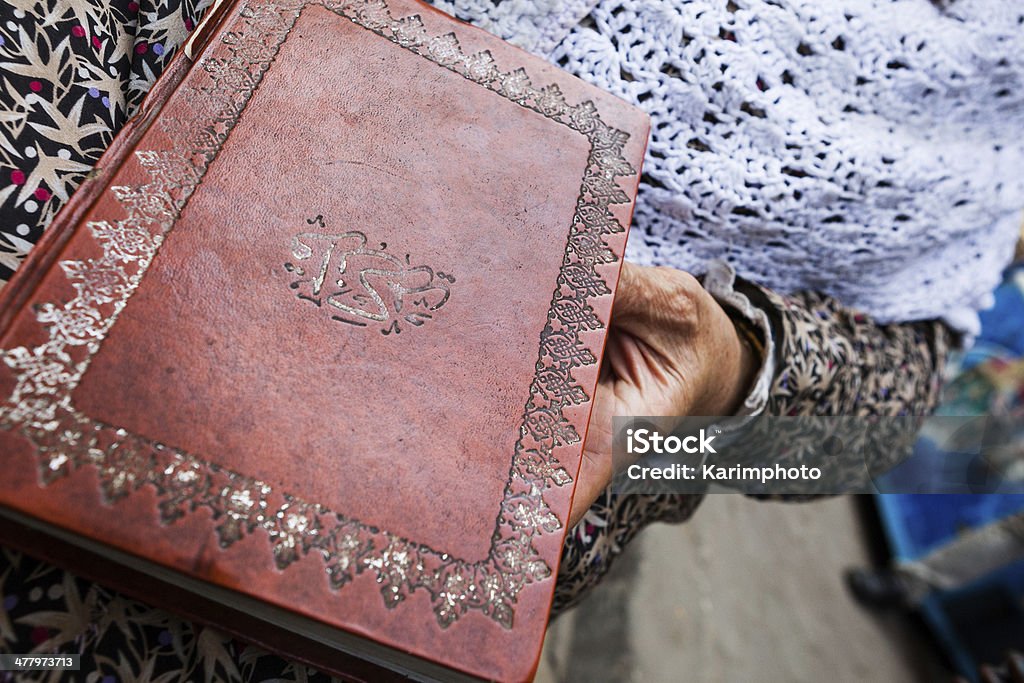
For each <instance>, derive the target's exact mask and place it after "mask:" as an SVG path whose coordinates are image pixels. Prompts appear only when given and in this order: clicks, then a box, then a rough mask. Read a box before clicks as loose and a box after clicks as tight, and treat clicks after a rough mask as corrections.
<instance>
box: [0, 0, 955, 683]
mask: <svg viewBox="0 0 1024 683" xmlns="http://www.w3.org/2000/svg"><path fill="white" fill-rule="evenodd" d="M209 3H210V0H112V1H111V2H101V1H100V0H3V1H2V2H0V127H2V129H3V130H2V135H0V283H2V282H4V281H6V280H7V279H8V278H9V277H10V275H11V274H12V273H13V272H14V270H16V269H17V267H18V265H19V264H20V263H21V261H22V260H23V259H24V257H25V255H26V254H27V253H28V252H29V250H30V249H31V248H32V245H33V244H34V243H35V242H36V241H37V240H38V239H39V237H40V236H41V235H42V232H43V230H44V229H45V227H46V226H47V225H49V223H50V221H51V220H52V218H53V216H54V215H55V214H56V212H57V211H58V209H59V208H60V207H61V206H62V205H63V204H64V202H66V201H67V199H68V197H69V196H70V194H71V193H72V192H73V190H74V188H75V187H77V185H78V184H79V183H80V182H81V181H82V180H83V178H84V177H85V175H86V174H87V173H88V171H89V170H90V168H91V167H92V165H93V164H94V163H95V162H96V160H97V159H98V158H99V156H100V154H102V152H103V150H104V149H105V148H106V147H107V145H109V143H110V141H111V140H112V138H113V136H114V134H115V133H116V131H117V130H118V129H119V128H120V126H121V125H123V123H124V122H125V121H126V120H127V118H128V117H129V116H131V115H132V113H133V112H134V111H135V109H136V108H137V106H138V105H139V102H140V101H141V99H142V97H143V95H144V94H145V93H146V92H147V91H148V89H149V87H150V86H151V85H152V83H153V81H154V80H155V78H156V77H157V76H158V75H159V73H160V72H161V70H162V68H163V66H164V65H165V64H166V63H167V60H168V59H169V58H170V56H171V54H172V53H173V52H174V50H175V49H176V47H177V46H178V45H180V43H181V42H182V40H183V39H184V38H185V36H186V35H187V32H188V31H189V30H190V29H191V28H192V27H193V26H194V25H195V23H196V22H197V21H198V20H199V19H200V17H201V14H202V12H203V10H204V9H205V8H206V7H207V6H208V5H209ZM746 291H747V293H748V296H750V297H751V298H752V300H755V301H756V303H758V305H759V306H761V307H762V308H763V310H766V311H768V312H769V315H770V317H771V319H772V329H773V335H774V338H775V343H776V348H777V350H778V356H777V364H776V374H775V380H774V384H773V387H772V392H771V395H770V397H769V403H768V409H767V412H768V413H769V414H801V415H803V414H836V413H846V414H866V413H869V414H887V415H888V414H901V413H909V414H921V413H924V412H927V411H929V410H930V409H931V407H932V406H933V404H934V400H935V396H936V393H937V385H938V377H939V373H940V371H941V367H942V362H943V359H944V357H945V353H946V349H947V345H948V344H949V341H950V340H949V336H948V333H947V332H946V330H945V328H944V327H943V326H942V325H941V324H939V323H918V324H907V325H888V326H879V325H876V324H874V323H873V322H872V321H871V320H870V319H868V318H865V317H863V316H860V315H858V314H856V313H854V312H851V311H848V310H846V309H844V308H843V307H842V306H841V305H839V304H838V303H837V302H835V301H834V300H831V299H827V298H825V297H821V296H818V295H815V294H804V295H797V296H793V297H788V298H783V297H779V296H777V295H775V294H774V293H772V292H769V291H767V290H764V289H761V288H758V287H754V286H753V285H747V286H746ZM701 499H702V497H701V496H678V495H677V496H666V495H660V496H644V495H632V496H613V495H611V494H610V493H607V492H606V493H605V494H604V495H602V497H601V498H600V499H599V500H598V501H597V503H595V505H594V506H593V507H592V508H591V510H590V512H589V513H588V514H587V515H586V517H585V518H584V520H583V521H582V522H581V523H580V524H579V525H578V526H577V527H576V528H575V529H573V530H572V531H571V532H570V534H569V535H568V537H567V539H566V544H565V547H564V549H563V557H562V564H561V568H560V571H559V574H558V581H557V585H556V598H555V609H556V611H560V610H563V609H565V608H567V607H569V606H571V605H572V604H575V603H576V602H578V601H579V600H580V599H582V597H583V596H585V595H586V594H587V592H588V591H589V590H590V588H592V587H593V586H594V585H596V584H597V583H598V582H599V581H600V579H601V577H602V576H603V575H604V574H605V572H607V570H608V568H609V567H610V566H611V563H612V562H613V561H614V559H615V558H616V557H617V556H618V555H619V554H621V552H622V550H623V549H624V548H625V546H626V545H627V544H628V542H629V541H630V539H632V538H633V537H634V536H635V535H636V534H637V533H638V532H639V531H640V530H641V529H642V528H643V527H644V526H645V525H646V524H648V523H651V522H654V521H667V522H681V521H685V520H686V519H688V518H689V517H690V515H692V513H693V511H694V510H695V509H696V508H697V506H698V505H699V503H700V501H701ZM0 651H3V652H46V653H51V652H52V653H58V652H60V653H81V654H82V655H83V666H82V670H81V672H79V673H78V674H77V675H74V676H69V677H68V678H66V679H65V678H62V677H61V676H59V675H52V676H49V677H47V676H46V675H43V674H39V673H24V674H15V673H12V672H0V680H26V681H27V680H47V678H49V680H58V679H60V680H82V681H88V682H90V683H112V682H113V681H121V680H139V681H168V682H169V681H186V680H230V681H235V680H238V681H240V680H246V681H259V680H286V681H306V680H327V677H326V676H324V675H322V674H319V673H317V672H315V671H312V670H310V669H307V668H306V667H303V666H300V665H296V664H292V663H290V662H288V661H286V660H284V659H281V658H278V657H276V656H272V655H268V654H266V653H263V652H261V651H259V650H258V649H256V648H253V647H248V646H245V645H243V644H240V643H237V642H234V641H232V640H230V639H228V638H226V637H225V636H223V635H221V634H220V633H219V632H217V631H216V630H215V629H210V628H204V627H201V626H198V625H193V624H191V623H188V622H185V621H182V620H180V619H177V618H175V617H173V616H171V615H169V614H168V613H166V612H164V611H162V610H159V609H155V608H151V607H148V606H146V605H143V604H141V603H139V602H136V601H133V600H129V599H127V598H125V597H123V596H121V595H119V594H117V593H116V592H114V591H111V590H108V589H106V588H102V587H100V586H98V585H95V584H92V583H89V582H87V581H84V580H82V579H79V578H77V577H75V576H74V575H73V574H72V573H69V572H66V571H63V570H61V569H57V568H55V567H52V566H49V565H46V564H44V563H42V562H39V561H36V560H34V559H32V558H30V557H27V556H25V555H22V554H20V553H17V552H14V551H10V550H2V549H0Z"/></svg>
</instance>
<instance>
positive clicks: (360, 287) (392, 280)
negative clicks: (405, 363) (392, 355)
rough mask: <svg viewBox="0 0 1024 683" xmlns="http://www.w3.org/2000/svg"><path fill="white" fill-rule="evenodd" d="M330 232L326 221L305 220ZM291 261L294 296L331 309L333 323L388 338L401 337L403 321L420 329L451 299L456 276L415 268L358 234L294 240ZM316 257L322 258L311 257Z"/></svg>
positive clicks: (301, 235)
mask: <svg viewBox="0 0 1024 683" xmlns="http://www.w3.org/2000/svg"><path fill="white" fill-rule="evenodd" d="M306 222H307V223H308V224H310V225H316V226H318V227H320V228H326V227H327V225H326V224H325V223H324V217H323V216H322V215H321V216H317V217H316V218H310V219H307V220H306ZM291 246H292V256H293V257H294V258H295V260H296V262H305V264H306V265H302V263H292V262H291V261H288V262H286V263H285V264H284V268H285V270H287V271H288V272H290V273H292V274H293V275H295V276H296V277H297V278H298V279H296V280H295V281H294V282H292V284H291V288H292V289H295V290H299V291H298V294H297V295H296V296H297V297H298V298H299V299H302V300H303V301H308V302H310V303H313V304H315V305H316V307H317V308H320V307H322V306H324V305H326V306H329V307H330V308H329V310H330V311H331V312H332V313H333V315H331V320H336V321H338V322H340V323H345V324H348V325H354V326H356V327H366V326H367V325H368V324H377V325H380V326H381V328H380V332H381V334H384V335H389V334H391V333H394V334H400V333H401V332H402V325H401V323H402V322H403V321H404V322H406V323H408V324H409V325H412V326H414V327H419V326H421V325H423V324H424V323H425V322H427V321H428V320H430V319H431V318H433V317H434V312H435V311H436V310H437V309H439V308H441V307H442V306H444V305H445V304H446V303H447V302H448V297H449V296H451V290H450V289H449V285H451V284H454V283H455V276H453V275H449V274H448V273H444V272H441V271H438V272H437V273H435V272H434V270H433V268H431V267H429V266H413V265H412V264H411V262H410V260H409V259H410V257H409V254H406V255H405V260H402V259H400V258H398V257H397V256H394V255H393V254H389V253H388V252H387V251H386V249H387V246H388V245H387V244H386V243H384V242H381V243H380V245H379V248H376V249H374V248H371V247H368V246H366V235H364V234H363V233H361V232H358V231H356V230H353V231H351V232H345V233H340V234H336V235H331V234H325V233H319V232H302V233H299V234H298V235H296V236H295V237H294V238H293V239H292V245H291ZM315 254H317V255H318V258H316V259H314V258H313V256H314V255H315Z"/></svg>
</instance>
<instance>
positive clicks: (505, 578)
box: [0, 0, 648, 680]
mask: <svg viewBox="0 0 1024 683" xmlns="http://www.w3.org/2000/svg"><path fill="white" fill-rule="evenodd" d="M222 16H223V18H222V20H221V21H219V22H218V23H216V24H214V28H211V29H208V31H209V36H204V38H207V37H208V40H207V41H206V42H205V47H204V48H203V49H202V50H201V51H200V52H199V54H198V55H196V60H195V62H194V63H192V62H191V61H190V60H189V59H188V58H186V57H184V56H182V57H179V58H177V60H176V62H175V63H174V64H173V65H172V66H171V67H170V68H169V70H168V72H167V74H165V76H164V77H163V78H162V79H161V81H160V82H159V83H158V84H157V86H156V87H155V88H154V90H153V92H152V93H151V95H150V97H149V98H148V100H147V102H146V103H145V105H144V107H143V110H142V112H141V113H140V115H139V116H138V117H137V118H136V119H135V120H134V121H133V122H132V123H131V124H130V125H129V126H127V127H126V129H125V131H124V132H123V133H122V134H121V135H120V136H119V137H118V139H117V140H116V141H115V143H114V145H113V146H112V147H111V150H110V151H109V152H108V153H107V155H106V156H105V157H104V158H103V159H102V160H101V162H100V164H99V168H100V170H99V171H98V172H97V174H96V177H95V178H93V179H92V180H91V181H90V182H89V183H88V184H87V185H86V186H83V188H81V189H80V190H79V193H78V194H77V195H76V197H75V198H74V199H73V201H72V202H71V204H69V206H68V207H67V208H66V209H65V211H64V212H63V213H62V214H61V216H59V217H58V219H57V221H56V223H55V225H54V226H53V228H52V232H51V235H53V236H52V237H49V238H48V240H47V242H46V244H45V245H44V248H43V249H41V250H40V251H39V253H38V254H37V255H35V256H34V257H33V259H32V260H31V261H30V263H27V264H26V267H25V268H24V269H23V271H22V272H21V273H19V276H18V277H17V278H16V279H15V281H13V282H12V283H11V284H10V285H9V287H8V288H7V289H6V290H5V291H4V293H3V297H4V298H3V301H2V304H3V307H4V308H3V312H2V314H0V325H3V328H2V338H0V349H2V350H3V351H2V353H3V360H4V363H3V364H2V366H0V398H2V400H3V403H2V404H0V454H2V455H0V458H2V460H0V462H2V465H3V468H4V472H5V473H6V474H7V475H8V476H6V477H4V478H2V480H0V504H2V505H5V506H8V507H10V508H13V509H16V510H18V511H21V512H23V513H27V514H29V515H32V516H35V517H37V518H39V519H41V520H43V521H46V522H48V523H51V524H55V525H58V526H60V527H63V528H66V529H69V530H71V531H73V532H75V533H78V534H83V535H86V536H88V537H90V538H93V539H95V540H98V541H101V542H103V543H106V544H109V545H111V546H114V547H117V548H119V549H122V550H125V551H128V552H131V553H134V554H137V555H141V556H143V557H145V558H148V559H150V560H154V561H156V562H159V563H161V564H164V565H166V566H168V567H171V568H173V569H176V570H178V571H181V572H184V573H187V574H190V575H193V576H195V577H198V578H201V579H203V580H206V581H210V582H214V583H216V584H219V585H221V586H223V587H226V588H229V589H232V590H236V591H241V592H244V593H247V594H250V595H253V596H255V597H258V598H259V599H261V600H265V601H268V602H270V603H273V604H275V605H278V606H282V607H285V608H287V609H290V610H292V611H294V612H296V613H298V614H300V615H303V616H305V617H308V618H310V619H315V620H319V621H322V622H326V623H328V624H330V625H332V626H336V627H338V628H341V629H346V630H348V631H350V632H353V633H355V634H359V635H362V636H365V637H369V638H372V639H374V640H377V641H379V642H381V643H385V644H387V645H389V646H391V647H393V648H396V649H397V650H401V651H404V652H409V653H413V654H415V655H417V656H419V657H423V658H426V659H430V660H433V661H435V662H437V663H440V664H442V665H445V666H449V667H452V668H455V669H459V670H461V671H463V672H466V673H469V674H472V675H476V676H480V677H484V678H494V679H501V680H524V679H528V678H530V677H531V676H532V673H533V671H534V668H535V666H536V661H537V657H538V654H539V651H540V646H541V641H542V638H543V634H544V628H545V625H546V622H547V615H548V610H549V606H550V602H551V596H552V590H553V587H554V574H555V571H556V569H557V562H558V558H559V550H560V547H561V543H562V540H563V536H564V533H565V527H564V523H565V520H566V519H567V516H568V510H569V506H570V502H571V498H572V491H573V486H572V479H573V477H574V476H575V475H576V472H577V470H578V467H579V460H580V449H581V444H582V439H583V437H584V435H585V432H586V424H587V419H588V416H589V413H590V407H591V401H590V398H591V396H592V395H593V391H594V386H595V383H596V379H597V371H598V364H599V358H600V355H601V351H602V348H603V344H604V340H605V333H606V324H607V321H608V317H609V313H610V308H611V301H612V294H613V291H614V286H615V282H616V279H617V276H618V269H619V265H620V263H621V255H622V249H623V246H624V243H625V237H626V227H627V226H628V224H629V218H630V213H631V211H632V201H633V197H634V195H635V191H636V184H637V180H638V172H639V166H640V161H641V159H642V155H643V148H644V144H645V142H646V135H647V126H648V123H647V118H646V116H645V115H644V114H643V113H641V112H639V111H638V110H636V109H634V108H632V107H630V106H628V105H626V104H625V103H623V102H621V101H619V100H617V99H615V98H614V97H611V96H609V95H607V94H605V93H602V92H600V91H598V90H595V89H594V88H592V87H590V86H588V85H586V84H584V83H582V82H580V81H578V80H576V79H574V78H572V77H570V76H568V75H566V74H565V73H563V72H560V71H558V70H557V69H555V68H553V67H551V66H550V65H548V64H546V63H545V62H543V61H542V60H539V59H537V58H534V57H532V56H529V55H527V54H525V53H524V52H522V51H520V50H518V49H516V48H514V47H512V46H510V45H508V44H506V43H503V42H502V41H500V40H498V39H496V38H494V37H493V36H490V35H488V34H486V33H484V32H482V31H479V30H477V29H474V28H472V27H468V26H464V25H462V24H460V23H458V22H456V21H454V20H452V19H450V18H448V17H447V16H445V15H443V14H441V13H439V12H436V11H434V10H432V9H430V8H428V7H426V6H422V5H419V4H416V3H413V2H406V1H403V0H391V1H390V2H387V3H385V2H382V1H376V2H374V1H351V0H350V1H342V2H335V1H332V0H328V1H326V2H312V1H308V2H307V1H305V0H275V1H273V2H255V1H252V2H248V3H246V2H239V3H237V4H235V5H234V6H229V7H227V8H225V9H224V10H223V15H222Z"/></svg>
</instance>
